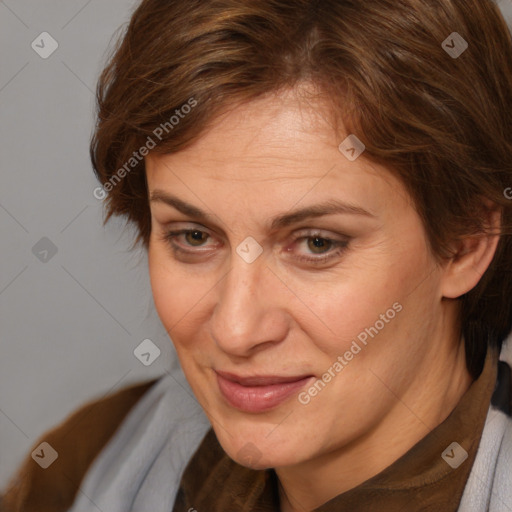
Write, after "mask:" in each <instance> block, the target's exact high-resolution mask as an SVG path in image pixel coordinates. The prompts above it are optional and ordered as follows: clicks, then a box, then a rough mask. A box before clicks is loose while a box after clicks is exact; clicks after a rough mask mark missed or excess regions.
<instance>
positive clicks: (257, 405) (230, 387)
mask: <svg viewBox="0 0 512 512" xmlns="http://www.w3.org/2000/svg"><path fill="white" fill-rule="evenodd" d="M311 378H312V377H305V378H304V379H301V380H297V381H294V382H283V383H281V384H271V385H268V386H242V385H241V384H238V383H237V382H233V381H231V380H227V379H225V378H224V377H221V376H220V375H219V374H217V382H218V384H219V389H220V392H221V393H222V395H223V396H224V398H225V399H226V400H227V401H228V403H229V404H230V405H231V406H233V407H235V408H236V409H239V410H240V411H244V412H264V411H268V410H269V409H272V408H274V407H277V406H278V405H280V404H281V403H283V402H284V401H285V400H286V399H287V398H289V397H290V396H291V395H293V394H294V393H297V392H298V391H299V390H300V389H301V388H302V387H304V386H305V385H306V383H307V382H308V381H309V380H310V379H311Z"/></svg>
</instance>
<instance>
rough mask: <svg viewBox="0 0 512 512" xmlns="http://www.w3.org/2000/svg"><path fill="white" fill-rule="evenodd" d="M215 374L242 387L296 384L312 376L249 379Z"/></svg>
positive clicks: (268, 376) (222, 373) (272, 376)
mask: <svg viewBox="0 0 512 512" xmlns="http://www.w3.org/2000/svg"><path fill="white" fill-rule="evenodd" d="M216 373H217V374H218V375H220V376H221V377H223V378H224V379H226V380H230V381H231V382H236V383H238V384H240V385H242V386H271V385H272V384H285V383H287V382H297V381H299V380H303V379H306V378H308V377H312V375H292V376H289V377H285V376H280V375H251V376H250V377H241V376H239V375H235V374H234V373H229V372H221V371H218V370H216Z"/></svg>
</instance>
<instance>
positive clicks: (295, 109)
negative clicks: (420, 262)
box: [146, 90, 401, 210]
mask: <svg viewBox="0 0 512 512" xmlns="http://www.w3.org/2000/svg"><path fill="white" fill-rule="evenodd" d="M332 117H333V116H332V112H330V111H329V106H328V103H327V102H326V101H321V100H320V99H318V98H317V99H315V98H312V97H311V95H308V94H304V93H303V92H302V91H297V90H287V91H284V92H280V93H276V94H273V95H268V96H266V97H263V98H259V99H257V100H253V101H251V102H248V103H244V104H241V105H237V106H235V107H233V108H231V109H229V110H227V111H225V112H224V113H223V114H222V115H220V116H218V117H217V118H216V119H215V120H214V121H213V122H212V123H211V125H210V126H208V128H207V129H206V130H205V132H203V135H202V136H200V137H199V138H198V139H197V140H196V141H195V142H194V143H193V144H192V145H190V146H188V147H187V148H186V149H184V150H182V151H179V152H177V153H173V154H168V155H155V154H152V155H149V156H148V157H147V159H146V169H147V175H148V185H149V189H150V192H151V190H152V189H153V190H154V189H155V188H158V189H163V190H166V189H167V190H171V189H172V190H173V191H179V193H180V194H183V196H185V197H187V198H188V199H191V200H192V199H194V195H196V194H199V195H201V196H202V197H203V198H207V199H208V200H210V201H213V200H215V198H219V199H220V200H222V199H226V198H227V197H228V196H230V195H233V194H238V195H242V196H244V197H246V198H253V199H255V200H256V201H257V202H258V205H259V206H260V207H262V206H263V205H265V204H267V203H268V206H269V207H270V206H271V205H272V204H275V202H276V199H278V198H279V202H280V203H281V204H282V206H283V207H286V205H288V203H290V206H291V204H292V203H293V202H297V201H299V200H301V198H302V197H304V198H305V196H306V195H307V196H308V197H307V199H308V200H309V201H313V200H325V199H328V198H329V197H333V196H335V197H337V198H339V199H341V200H345V201H347V202H354V200H356V201H363V200H364V201H366V202H370V203H372V202H373V203H374V204H373V206H374V207H376V208H382V207H383V206H384V205H385V204H386V203H387V202H388V197H389V196H390V195H391V196H396V193H397V191H400V190H401V184H400V183H399V182H398V180H397V179H396V178H395V177H394V176H393V175H392V174H391V173H390V172H389V170H387V169H385V168H383V167H381V166H377V165H376V164H372V163H370V162H369V161H368V160H367V159H365V158H364V154H363V156H361V157H359V158H357V159H356V160H355V161H350V160H348V159H347V158H346V157H345V156H344V155H343V154H342V153H341V152H340V150H339V148H338V146H339V145H340V143H341V142H342V141H343V140H344V139H345V138H346V137H347V135H349V134H348V133H347V132H346V131H345V132H342V133H340V132H337V131H336V130H335V129H334V127H333V124H332V122H330V120H331V119H332ZM368 209H370V210H371V209H372V205H371V204H370V205H368Z"/></svg>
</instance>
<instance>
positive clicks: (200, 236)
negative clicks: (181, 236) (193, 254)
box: [185, 229, 208, 247]
mask: <svg viewBox="0 0 512 512" xmlns="http://www.w3.org/2000/svg"><path fill="white" fill-rule="evenodd" d="M207 239H208V234H207V233H204V232H203V231H199V230H198V229H195V230H193V231H187V232H186V233H185V240H186V242H187V243H188V244H189V245H191V246H193V247H199V246H200V245H202V244H203V243H204V242H205V241H206V240H207Z"/></svg>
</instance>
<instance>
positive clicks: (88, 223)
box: [0, 0, 512, 489]
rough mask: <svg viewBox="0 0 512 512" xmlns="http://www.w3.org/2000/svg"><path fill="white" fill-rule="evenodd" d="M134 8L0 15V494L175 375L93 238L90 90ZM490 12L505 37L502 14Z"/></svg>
mask: <svg viewBox="0 0 512 512" xmlns="http://www.w3.org/2000/svg"><path fill="white" fill-rule="evenodd" d="M135 3H136V2H135V1H134V0H108V1H107V0H37V1H35V0H30V1H29V0H7V1H2V2H0V48H1V52H2V53H1V65H0V148H1V187H0V233H1V240H2V251H1V266H0V344H1V345H0V347H1V360H0V364H1V366H0V368H1V371H0V489H1V488H2V487H3V486H4V485H5V484H6V481H7V478H8V476H9V475H10V474H12V471H13V470H14V468H15V467H16V466H17V465H18V464H19V462H20V461H21V458H22V457H23V455H24V454H25V453H27V451H28V449H29V448H30V447H31V446H32V445H33V443H34V442H35V441H36V439H37V438H38V437H39V436H40V435H41V434H42V433H43V432H44V431H45V430H47V429H49V428H51V427H53V426H54V425H55V424H56V423H58V422H60V421H61V420H62V419H64V418H65V417H66V415H67V414H68V413H69V412H71V411H72V410H74V409H75V408H76V407H78V406H79V405H81V404H82V403H83V402H84V401H86V400H89V399H91V398H92V397H94V396H97V397H99V396H103V395H104V394H106V393H109V392H113V391H115V390H117V389H119V388H122V387H124V386H126V385H128V384H130V383H132V382H136V381H140V380H146V379H149V378H152V377H154V376H157V375H161V374H162V373H164V372H165V371H170V370H171V371H176V366H177V364H176V358H175V355H174V350H173V349H172V346H171V343H170V341H169V339H168V336H167V333H166V332H165V330H164V329H163V327H162V326H161V324H160V322H159V320H158V318H157V316H156V313H155V312H154V308H153V305H152V299H151V290H150V287H149V280H148V276H147V268H146V259H145V254H144V253H143V252H142V251H138V252H130V251H129V246H130V243H131V241H132V237H133V233H132V232H130V230H127V229H123V223H122V222H121V221H111V222H110V223H109V224H108V225H107V227H106V228H103V227H102V225H101V224H102V204H101V202H100V201H98V200H97V199H95V197H94V196H93V193H92V191H93V189H94V188H95V187H96V186H97V183H96V181H95V179H94V176H93V173H92V170H91V166H90V163H89V155H88V142H89V137H90V134H91V130H92V126H93V112H94V96H93V91H94V88H95V83H96V79H97V76H98V73H99V71H100V70H101V67H102V64H103V63H104V59H105V52H106V49H107V47H108V45H109V41H110V40H111V37H112V36H113V34H114V33H115V32H116V30H117V29H118V28H119V27H120V26H121V25H122V24H123V23H125V22H126V21H127V20H128V19H129V16H130V12H131V10H132V8H133V6H134V5H135ZM501 5H502V7H503V10H504V13H505V16H506V18H507V19H508V20H509V23H511V24H512V3H511V2H510V0H504V1H502V2H501ZM42 32H48V33H50V34H51V36H52V37H53V38H54V39H55V40H56V41H57V42H58V45H59V46H58V49H57V50H56V51H55V52H54V53H53V54H52V55H51V56H50V57H49V58H47V59H43V58H41V57H40V56H39V55H38V54H37V53H36V52H35V51H34V50H33V49H32V47H31V43H32V41H34V40H36V38H37V37H38V36H39V34H41V33H42ZM37 41H40V39H39V38H38V39H37ZM39 44H40V43H39ZM46 48H47V46H46ZM43 237H46V238H47V239H49V240H50V241H51V244H53V245H51V244H49V242H47V241H42V242H40V240H41V239H42V238H43ZM36 244H38V245H37V246H36V249H34V250H33V247H34V246H35V245H36ZM41 244H42V245H41ZM53 246H54V247H56V249H57V252H56V254H54V255H52V252H51V250H50V252H48V254H47V255H45V253H44V252H41V251H44V249H48V248H50V247H53ZM34 252H35V253H36V254H34ZM41 258H42V260H41ZM146 338H149V339H151V340H152V341H153V342H154V343H155V344H156V345H157V346H158V347H159V348H160V350H161V351H162V354H161V356H160V357H159V358H158V359H156V361H155V362H154V363H153V364H151V365H150V366H144V365H143V364H142V363H141V362H140V361H139V360H137V359H136V358H135V356H134V354H133V351H134V349H135V348H136V347H137V346H138V345H139V343H141V341H142V340H144V339H146ZM509 345H510V344H509ZM508 348H509V352H510V349H511V348H512V346H509V347H508ZM509 359H512V358H511V357H509Z"/></svg>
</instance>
